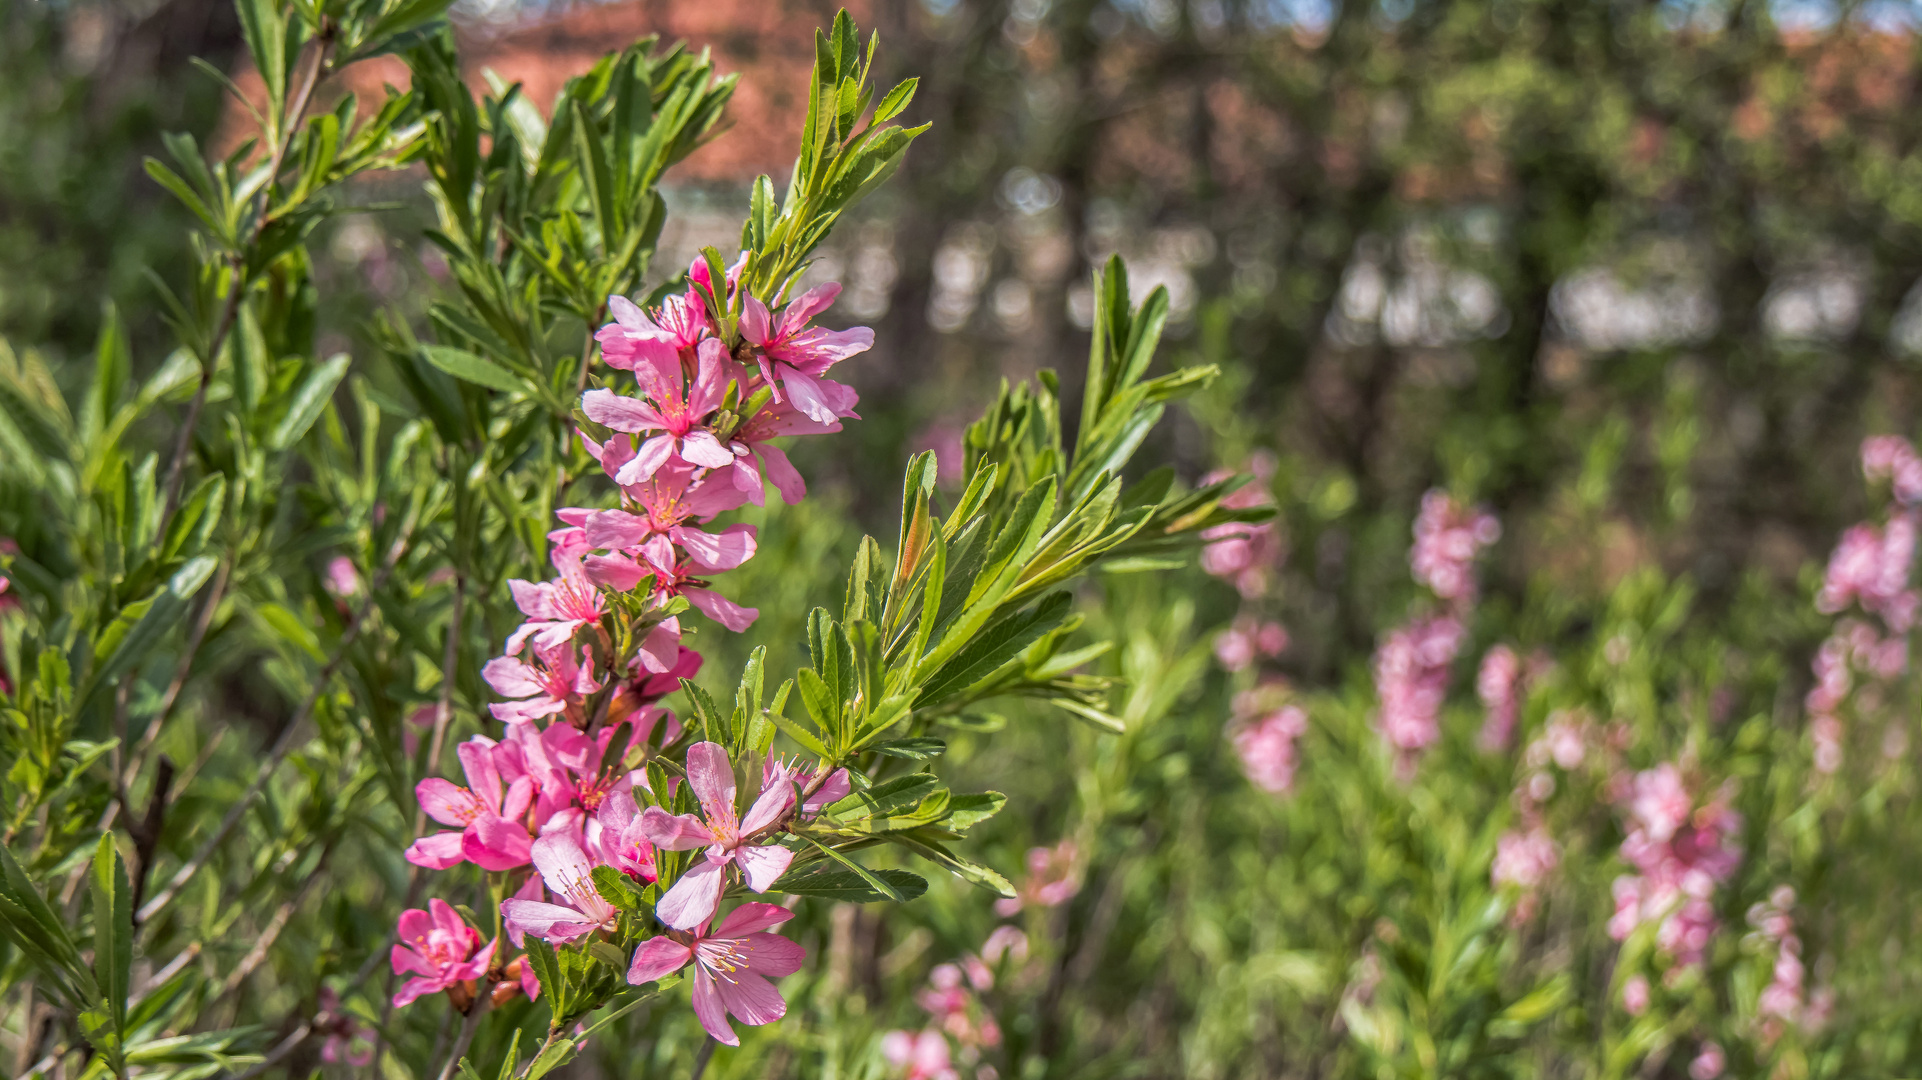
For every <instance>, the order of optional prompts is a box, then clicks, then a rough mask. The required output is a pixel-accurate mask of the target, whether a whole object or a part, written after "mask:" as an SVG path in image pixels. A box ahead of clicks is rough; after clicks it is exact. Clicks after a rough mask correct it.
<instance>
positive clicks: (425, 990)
mask: <svg viewBox="0 0 1922 1080" xmlns="http://www.w3.org/2000/svg"><path fill="white" fill-rule="evenodd" d="M396 948H398V946H396ZM445 989H447V984H446V983H444V982H442V981H440V980H439V979H409V980H407V982H406V984H405V985H403V986H402V987H401V988H400V990H398V991H397V992H396V993H395V994H394V1008H396V1009H398V1008H400V1007H402V1006H403V1005H412V1004H413V1003H414V999H416V998H418V997H420V996H421V995H422V994H433V993H438V992H440V991H442V990H445ZM736 1045H738V1044H736Z"/></svg>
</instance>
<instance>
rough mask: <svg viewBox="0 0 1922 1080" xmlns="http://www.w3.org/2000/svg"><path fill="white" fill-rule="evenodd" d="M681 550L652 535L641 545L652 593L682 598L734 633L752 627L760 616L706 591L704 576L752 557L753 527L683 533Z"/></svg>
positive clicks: (664, 538)
mask: <svg viewBox="0 0 1922 1080" xmlns="http://www.w3.org/2000/svg"><path fill="white" fill-rule="evenodd" d="M681 540H682V547H681V548H680V549H678V550H677V549H676V548H675V546H674V545H673V544H670V543H669V542H668V540H667V538H666V537H664V536H655V537H652V538H651V539H649V540H648V541H647V542H646V543H644V544H642V545H641V556H642V558H643V559H645V560H646V562H647V565H648V567H649V568H650V569H651V570H652V571H653V572H654V590H655V593H656V594H657V595H659V596H663V597H671V596H685V597H687V602H688V603H690V604H693V605H694V609H695V610H696V611H699V612H700V613H701V614H703V615H706V616H707V617H708V618H710V619H713V620H714V621H715V622H717V623H720V624H721V625H722V626H725V627H727V628H728V629H729V630H732V631H734V632H735V633H740V632H741V631H743V630H746V629H747V628H748V627H750V626H752V625H754V620H755V619H756V618H758V617H759V616H760V611H759V610H757V609H755V608H746V607H742V606H741V605H739V604H737V603H735V602H734V601H732V600H729V599H728V598H727V597H725V596H722V595H721V594H720V593H717V592H715V591H714V590H713V589H710V588H708V581H707V577H708V575H712V574H718V573H721V572H723V571H727V570H732V569H734V568H735V567H737V566H739V565H741V564H742V563H744V562H746V561H747V560H748V559H749V558H750V557H751V556H753V554H754V546H755V544H754V526H752V525H729V526H728V527H727V528H726V529H723V530H722V531H721V532H720V533H718V534H716V533H704V532H696V531H693V530H684V531H683V532H682V534H681Z"/></svg>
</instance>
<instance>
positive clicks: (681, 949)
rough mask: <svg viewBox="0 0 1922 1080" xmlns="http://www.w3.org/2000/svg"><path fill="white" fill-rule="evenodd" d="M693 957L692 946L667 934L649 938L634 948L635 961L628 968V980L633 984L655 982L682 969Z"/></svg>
mask: <svg viewBox="0 0 1922 1080" xmlns="http://www.w3.org/2000/svg"><path fill="white" fill-rule="evenodd" d="M692 959H694V950H693V948H692V947H690V946H687V945H683V944H681V943H680V942H678V941H675V940H674V939H673V938H671V937H667V936H665V935H663V936H661V937H651V938H648V939H647V940H646V941H643V942H641V947H640V948H638V949H635V950H634V963H633V964H632V965H630V966H629V967H628V969H627V981H628V983H629V984H630V985H632V986H639V985H641V984H642V983H650V982H653V981H654V980H656V979H659V978H662V977H663V976H666V975H671V974H673V973H674V972H676V971H679V970H681V969H682V968H684V967H686V966H687V962H688V961H689V960H692Z"/></svg>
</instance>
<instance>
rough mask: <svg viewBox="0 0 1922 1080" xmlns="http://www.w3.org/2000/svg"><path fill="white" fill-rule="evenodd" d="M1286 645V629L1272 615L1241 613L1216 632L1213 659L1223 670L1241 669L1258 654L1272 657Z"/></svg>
mask: <svg viewBox="0 0 1922 1080" xmlns="http://www.w3.org/2000/svg"><path fill="white" fill-rule="evenodd" d="M1287 648H1288V629H1287V628H1286V627H1284V626H1282V625H1281V624H1280V623H1278V622H1276V621H1274V620H1273V619H1267V620H1257V619H1256V618H1255V617H1254V616H1253V615H1250V614H1247V613H1245V612H1244V613H1242V614H1240V615H1237V616H1235V621H1234V622H1232V623H1230V624H1229V626H1228V629H1226V630H1223V631H1222V632H1221V633H1219V634H1217V635H1215V660H1216V661H1217V662H1218V663H1220V664H1221V666H1222V668H1223V670H1226V671H1243V670H1246V669H1247V668H1249V667H1251V666H1253V665H1254V662H1255V660H1256V659H1257V658H1260V659H1267V660H1273V659H1274V658H1275V657H1277V656H1280V655H1281V654H1282V652H1283V651H1285V650H1286V649H1287Z"/></svg>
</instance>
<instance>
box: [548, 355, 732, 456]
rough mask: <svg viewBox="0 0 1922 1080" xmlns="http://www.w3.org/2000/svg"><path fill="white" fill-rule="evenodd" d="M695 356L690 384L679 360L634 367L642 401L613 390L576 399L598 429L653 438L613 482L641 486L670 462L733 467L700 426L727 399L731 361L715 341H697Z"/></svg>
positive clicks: (724, 452) (717, 444) (712, 438)
mask: <svg viewBox="0 0 1922 1080" xmlns="http://www.w3.org/2000/svg"><path fill="white" fill-rule="evenodd" d="M699 357H700V359H699V364H700V367H699V370H698V373H697V374H696V376H695V378H694V381H693V382H691V383H689V382H687V381H686V376H685V374H684V373H683V371H682V369H681V360H680V357H679V356H678V355H676V356H674V357H672V358H671V359H667V360H665V361H662V362H659V363H656V362H651V361H649V362H643V363H640V364H637V365H636V367H635V369H634V375H635V377H636V378H637V379H638V380H639V381H640V384H641V392H642V393H644V394H646V395H647V400H642V399H640V398H632V397H627V396H625V395H622V394H617V393H615V392H614V391H612V390H589V391H588V392H587V394H586V395H585V396H584V397H582V398H581V411H582V412H584V413H586V414H587V418H588V419H589V420H592V421H594V422H595V423H597V424H603V425H605V426H607V427H610V428H613V429H614V430H615V431H620V432H627V433H630V434H643V435H645V434H649V433H658V434H654V435H653V436H652V437H651V438H649V439H647V440H646V441H645V442H643V443H642V444H641V445H640V446H639V447H637V448H636V449H635V452H634V456H633V457H632V458H630V459H629V460H628V461H627V462H626V463H624V464H623V465H622V466H621V467H620V469H619V470H617V471H616V472H615V473H614V481H615V482H616V483H618V484H623V485H626V484H637V483H640V482H641V481H642V480H644V479H646V478H647V477H649V476H652V475H654V473H655V471H656V470H658V469H659V468H660V467H661V466H662V465H664V464H666V463H667V461H668V459H669V458H679V459H681V460H682V461H686V462H688V463H690V464H693V465H700V466H702V467H704V468H709V469H718V468H723V467H725V466H728V465H732V464H733V463H734V455H733V454H732V453H731V452H729V451H728V449H727V447H725V446H722V445H721V442H720V440H719V439H717V438H715V437H714V433H713V432H712V431H709V430H707V429H706V428H705V427H703V426H701V425H702V422H703V420H704V419H705V418H706V417H707V416H708V414H710V413H712V412H713V411H714V410H716V409H718V408H720V407H721V401H722V399H723V398H725V397H726V395H727V384H728V381H729V378H728V376H729V373H728V370H727V369H728V368H729V367H731V366H732V362H731V361H729V360H728V359H727V347H726V346H725V345H722V344H721V343H720V342H719V341H718V340H716V339H714V338H709V339H707V340H706V341H703V342H701V344H700V351H699Z"/></svg>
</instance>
